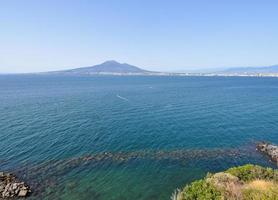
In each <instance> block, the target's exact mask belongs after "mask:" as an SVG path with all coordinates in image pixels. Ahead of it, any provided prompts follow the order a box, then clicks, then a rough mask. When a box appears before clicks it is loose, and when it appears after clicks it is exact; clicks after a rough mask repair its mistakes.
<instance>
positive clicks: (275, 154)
mask: <svg viewBox="0 0 278 200" xmlns="http://www.w3.org/2000/svg"><path fill="white" fill-rule="evenodd" d="M257 150H259V151H260V152H263V153H265V154H267V155H268V156H269V157H270V158H271V160H272V161H273V162H276V164H277V166H278V146H276V145H273V144H271V143H267V142H259V143H258V144H257Z"/></svg>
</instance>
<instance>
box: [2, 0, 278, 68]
mask: <svg viewBox="0 0 278 200" xmlns="http://www.w3.org/2000/svg"><path fill="white" fill-rule="evenodd" d="M277 9H278V1H276V0H273V1H270V0H109V1H108V0H87V1H86V0H78V1H76V0H59V1H57V0H53V1H52V0H44V1H37V0H34V1H31V0H24V1H22V0H18V1H16V0H8V1H7V0H0V73H6V72H37V71H49V70H59V69H68V68H73V67H80V66H90V65H94V64H98V63H101V62H104V61H106V60H111V59H113V60H117V61H119V62H126V63H130V64H134V65H137V66H140V67H143V68H146V69H149V70H161V71H176V70H186V69H200V68H217V67H229V66H260V65H272V64H277V63H278V56H277V52H278V12H277Z"/></svg>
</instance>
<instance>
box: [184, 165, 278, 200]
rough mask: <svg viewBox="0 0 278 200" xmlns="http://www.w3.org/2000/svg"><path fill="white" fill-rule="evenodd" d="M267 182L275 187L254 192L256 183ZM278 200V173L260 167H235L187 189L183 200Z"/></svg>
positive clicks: (192, 184)
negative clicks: (253, 185) (253, 186)
mask: <svg viewBox="0 0 278 200" xmlns="http://www.w3.org/2000/svg"><path fill="white" fill-rule="evenodd" d="M257 180H264V181H266V184H269V183H271V184H273V185H272V186H271V187H268V186H267V187H262V188H260V186H258V187H257V188H252V187H251V186H252V184H254V182H253V181H257ZM223 199H227V200H234V199H239V200H278V170H277V169H276V170H274V169H271V168H264V167H261V166H258V165H251V164H248V165H244V166H240V167H233V168H230V169H228V170H227V171H225V172H224V173H223V172H221V173H216V174H210V173H208V174H207V176H206V177H205V178H204V179H202V180H198V181H194V182H193V183H191V184H190V185H187V186H186V187H185V188H184V189H183V191H182V193H181V198H179V200H223Z"/></svg>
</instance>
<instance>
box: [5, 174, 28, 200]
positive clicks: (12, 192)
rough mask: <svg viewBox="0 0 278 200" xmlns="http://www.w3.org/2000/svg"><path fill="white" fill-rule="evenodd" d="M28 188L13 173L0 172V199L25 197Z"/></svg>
mask: <svg viewBox="0 0 278 200" xmlns="http://www.w3.org/2000/svg"><path fill="white" fill-rule="evenodd" d="M30 192H31V190H30V188H29V187H28V186H27V185H26V184H25V183H24V182H22V181H20V180H18V179H17V178H16V177H15V176H14V175H12V174H9V173H4V172H0V199H7V198H16V197H18V198H19V197H26V196H27V195H28V194H29V193H30Z"/></svg>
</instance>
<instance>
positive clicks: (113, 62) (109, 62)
mask: <svg viewBox="0 0 278 200" xmlns="http://www.w3.org/2000/svg"><path fill="white" fill-rule="evenodd" d="M104 64H116V65H117V64H118V65H120V64H121V63H119V62H117V61H116V60H107V61H105V62H103V63H102V64H101V65H104Z"/></svg>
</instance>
